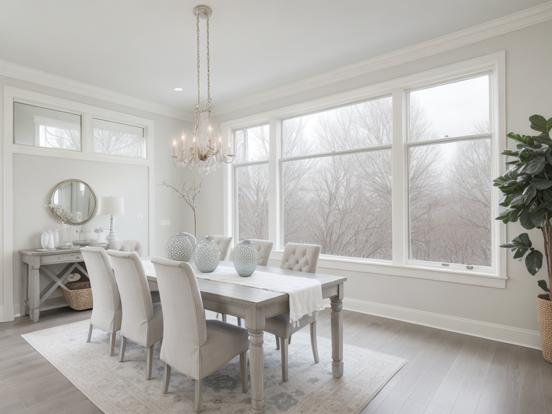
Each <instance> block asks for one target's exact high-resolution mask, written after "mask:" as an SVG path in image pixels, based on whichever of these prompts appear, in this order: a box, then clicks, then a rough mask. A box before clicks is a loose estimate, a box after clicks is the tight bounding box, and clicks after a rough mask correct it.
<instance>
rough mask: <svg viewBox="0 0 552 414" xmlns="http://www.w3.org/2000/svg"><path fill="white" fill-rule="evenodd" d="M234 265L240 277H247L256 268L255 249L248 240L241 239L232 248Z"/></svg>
mask: <svg viewBox="0 0 552 414" xmlns="http://www.w3.org/2000/svg"><path fill="white" fill-rule="evenodd" d="M234 267H235V268H236V272H238V275H240V276H241V277H249V276H251V275H252V274H253V272H254V271H255V269H256V268H257V249H256V248H255V245H254V244H253V243H251V241H249V240H243V241H241V242H240V243H239V244H238V245H237V246H236V248H235V249H234Z"/></svg>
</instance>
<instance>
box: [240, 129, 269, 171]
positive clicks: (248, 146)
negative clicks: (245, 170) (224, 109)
mask: <svg viewBox="0 0 552 414" xmlns="http://www.w3.org/2000/svg"><path fill="white" fill-rule="evenodd" d="M269 131H270V129H269V126H268V125H261V126H256V127H252V128H246V129H240V130H237V131H235V133H234V142H235V146H236V162H249V161H265V160H268V151H269V149H270V134H269Z"/></svg>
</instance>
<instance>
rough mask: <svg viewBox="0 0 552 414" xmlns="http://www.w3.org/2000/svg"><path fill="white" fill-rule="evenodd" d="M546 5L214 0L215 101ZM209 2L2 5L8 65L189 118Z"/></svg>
mask: <svg viewBox="0 0 552 414" xmlns="http://www.w3.org/2000/svg"><path fill="white" fill-rule="evenodd" d="M543 2H544V1H543V0H339V1H338V0H206V1H205V2H204V3H206V4H209V5H210V6H211V7H212V8H213V10H214V15H213V18H212V29H211V32H212V35H211V41H212V60H213V66H214V68H213V88H214V91H213V94H214V99H215V101H219V102H225V101H226V102H228V101H231V100H232V99H235V98H238V97H242V96H244V95H247V94H250V93H255V92H259V91H262V90H263V89H268V88H273V87H277V86H281V85H285V84H286V83H288V82H292V81H297V80H300V79H303V78H306V77H309V76H312V75H316V74H319V73H321V72H325V71H328V70H331V69H334V68H336V67H339V66H343V65H346V64H351V63H354V62H357V61H360V60H364V59H367V58H370V57H373V56H376V55H379V54H382V53H385V52H389V51H392V50H395V49H398V48H401V47H404V46H408V45H411V44H415V43H418V42H421V41H424V40H428V39H431V38H434V37H437V36H440V35H443V34H446V33H450V32H453V31H456V30H459V29H462V28H465V27H469V26H472V25H475V24H478V23H482V22H485V21H487V20H491V19H493V18H497V17H501V16H504V15H507V14H510V13H513V12H515V11H519V10H522V9H525V8H528V7H531V6H534V5H537V4H539V3H543ZM199 3H201V1H198V0H196V1H190V0H94V1H90V0H47V1H46V0H0V59H2V60H6V61H10V62H14V63H18V64H21V65H25V66H29V67H32V68H35V69H39V70H43V71H46V72H50V73H53V74H56V75H60V76H64V77H67V78H71V79H74V80H78V81H81V82H86V83H89V84H92V85H96V86H99V87H102V88H107V89H111V90H113V91H117V92H120V93H124V94H128V95H131V96H134V97H138V98H142V99H148V100H152V101H155V102H158V103H161V104H165V105H169V106H172V107H174V108H177V109H180V110H182V111H186V112H188V111H189V106H190V105H191V103H192V101H193V99H194V94H195V89H194V85H195V83H194V82H195V80H194V79H195V78H194V76H195V60H194V53H195V45H194V40H195V37H194V36H195V34H194V30H195V21H194V16H193V15H192V8H193V7H194V6H195V5H197V4H199ZM176 86H182V87H184V92H180V93H177V92H174V91H173V88H174V87H176Z"/></svg>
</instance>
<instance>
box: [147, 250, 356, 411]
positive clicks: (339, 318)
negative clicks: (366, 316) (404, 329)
mask: <svg viewBox="0 0 552 414" xmlns="http://www.w3.org/2000/svg"><path fill="white" fill-rule="evenodd" d="M142 263H143V265H144V270H145V273H146V276H147V278H148V280H149V281H150V282H152V283H154V284H155V283H156V281H157V277H156V275H155V268H154V266H153V264H152V263H151V262H150V261H149V260H147V259H143V260H142ZM229 268H233V264H232V263H231V262H221V263H220V265H219V267H218V268H217V269H216V270H215V271H214V272H221V273H222V272H228V269H229ZM257 270H258V271H262V272H264V273H270V274H273V275H274V276H275V277H280V278H281V279H282V283H285V277H287V276H294V277H304V278H309V279H316V280H318V281H319V282H320V284H321V287H322V296H323V298H326V299H329V300H330V304H331V340H332V360H333V361H332V374H333V376H334V378H341V377H342V376H343V313H342V309H343V289H344V284H345V282H346V280H347V278H345V277H343V276H336V275H330V274H325V273H318V272H317V273H306V272H298V271H291V270H285V269H281V268H278V267H270V266H257ZM198 285H199V289H200V291H201V297H202V300H203V306H204V307H205V309H208V310H211V311H213V312H218V313H221V314H226V315H233V316H236V317H240V318H242V319H243V320H245V326H246V329H247V330H248V332H249V369H250V376H251V405H252V411H253V412H254V413H262V412H264V408H265V397H264V353H263V334H264V329H265V321H266V319H267V318H271V317H274V316H278V315H282V314H287V313H289V295H288V294H287V293H281V292H275V291H273V290H267V289H262V288H258V287H250V286H244V285H241V284H234V283H231V282H222V281H218V280H217V281H215V280H208V279H204V278H201V277H198Z"/></svg>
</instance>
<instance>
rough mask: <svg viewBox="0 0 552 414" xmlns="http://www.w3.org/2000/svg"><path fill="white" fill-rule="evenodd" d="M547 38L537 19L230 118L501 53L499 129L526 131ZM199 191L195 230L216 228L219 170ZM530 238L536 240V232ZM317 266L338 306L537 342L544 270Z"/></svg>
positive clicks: (547, 80) (542, 88)
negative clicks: (431, 271)
mask: <svg viewBox="0 0 552 414" xmlns="http://www.w3.org/2000/svg"><path fill="white" fill-rule="evenodd" d="M550 39H552V23H551V22H547V23H542V24H539V25H536V26H533V27H529V28H526V29H523V30H520V31H516V32H512V33H509V34H507V35H503V36H499V37H495V38H492V39H490V40H486V41H482V42H480V43H476V44H473V45H471V46H468V47H463V48H459V49H456V50H454V51H449V52H445V53H441V54H438V55H434V56H431V57H429V58H424V59H420V60H418V61H414V62H412V63H409V64H405V65H401V66H397V67H392V68H387V69H385V70H380V71H377V72H372V73H369V74H366V75H364V76H359V77H357V78H354V79H350V80H347V81H344V82H339V83H336V84H331V85H327V86H326V87H324V88H320V89H318V90H314V91H310V92H308V93H302V94H300V95H297V96H293V97H290V98H286V99H279V100H276V101H272V102H271V103H269V104H258V105H256V106H255V108H254V111H255V112H253V111H240V112H239V113H238V112H236V113H234V114H233V115H234V118H240V117H243V116H247V115H251V114H254V113H260V112H264V111H268V110H270V109H275V108H278V107H283V106H287V105H291V104H294V103H299V102H303V101H307V100H311V99H316V98H320V97H323V96H325V95H329V94H333V93H338V92H342V91H344V90H350V89H354V88H356V87H361V86H367V85H370V84H374V83H378V82H383V81H386V80H390V79H393V78H398V77H401V76H406V75H409V74H414V73H417V72H422V71H425V70H428V69H431V68H435V67H439V66H444V65H448V64H452V63H454V62H458V61H462V60H467V59H470V58H474V57H478V56H482V55H485V54H489V53H492V52H497V51H501V50H505V51H506V77H507V79H506V88H507V89H506V106H507V109H506V122H507V125H506V126H507V131H518V132H529V126H528V117H529V116H530V115H531V114H533V113H541V114H543V115H544V116H546V117H551V116H552V71H551V70H550V68H552V51H551V50H552V49H551V47H550ZM336 63H337V64H339V63H338V62H336ZM206 188H207V189H208V192H205V193H204V195H203V197H202V200H201V210H202V213H201V214H205V215H206V216H208V217H209V220H208V221H206V220H203V221H200V233H215V232H222V231H224V222H223V210H222V209H223V194H224V191H223V179H222V174H221V173H218V174H217V175H215V176H212V177H210V179H209V182H208V183H207V185H206ZM453 230H454V229H451V231H453ZM519 230H520V229H519V227H518V226H512V227H511V228H509V229H508V235H509V237H513V236H515V235H516V234H517V233H518V231H519ZM534 239H535V240H540V238H539V237H535V238H534ZM537 244H539V243H537ZM320 270H321V271H327V272H332V273H342V274H344V275H346V276H348V278H349V280H348V283H347V284H346V290H345V291H346V301H345V306H346V307H347V306H349V307H353V308H355V309H359V310H364V311H367V312H373V313H380V314H384V315H388V316H390V317H396V318H401V319H407V320H412V321H416V322H420V323H426V324H430V325H435V326H441V327H446V328H448V329H453V330H459V331H466V332H470V333H474V334H475V333H476V334H479V335H482V336H489V337H495V338H498V339H504V340H506V341H511V342H518V343H523V344H526V345H530V346H538V337H537V335H536V332H535V331H534V330H535V329H536V328H537V322H536V312H535V296H536V294H537V292H538V288H537V287H536V281H537V280H538V279H537V278H538V277H539V276H542V275H543V274H544V271H541V273H540V274H539V275H537V276H536V277H531V276H529V274H528V273H527V271H526V270H525V268H524V266H523V264H522V263H520V262H518V261H514V260H512V259H511V258H509V260H508V271H507V274H508V276H509V278H510V279H509V281H508V283H507V288H506V289H498V288H486V287H478V286H469V285H460V284H455V283H448V282H440V281H430V280H422V279H413V278H408V277H394V276H385V275H378V274H373V273H369V272H368V269H367V271H366V272H358V271H357V272H352V271H348V272H343V271H337V270H334V269H328V268H326V269H324V268H322V269H320ZM347 300H348V301H347ZM381 304H383V306H382V305H381Z"/></svg>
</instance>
